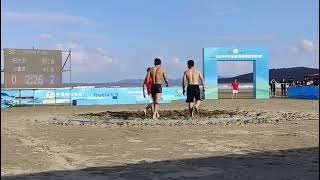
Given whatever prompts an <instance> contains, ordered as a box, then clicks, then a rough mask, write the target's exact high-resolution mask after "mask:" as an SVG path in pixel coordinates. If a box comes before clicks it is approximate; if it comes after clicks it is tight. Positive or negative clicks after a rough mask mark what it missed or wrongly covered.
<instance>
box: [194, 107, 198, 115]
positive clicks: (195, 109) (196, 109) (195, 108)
mask: <svg viewBox="0 0 320 180" xmlns="http://www.w3.org/2000/svg"><path fill="white" fill-rule="evenodd" d="M193 108H194V112H195V113H196V114H198V107H197V106H194V107H193Z"/></svg>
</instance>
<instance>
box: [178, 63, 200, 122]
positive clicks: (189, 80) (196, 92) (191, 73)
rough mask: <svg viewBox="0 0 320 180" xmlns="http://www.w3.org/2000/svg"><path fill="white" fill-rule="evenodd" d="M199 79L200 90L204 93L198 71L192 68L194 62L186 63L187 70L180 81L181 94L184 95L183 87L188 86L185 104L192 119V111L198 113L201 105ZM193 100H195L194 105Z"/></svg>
mask: <svg viewBox="0 0 320 180" xmlns="http://www.w3.org/2000/svg"><path fill="white" fill-rule="evenodd" d="M199 79H200V81H201V84H202V90H203V92H204V91H205V88H204V80H203V77H202V74H201V72H200V71H198V70H197V69H196V68H195V67H194V61H193V60H189V61H188V70H186V71H185V72H184V75H183V80H182V89H183V94H185V86H186V84H188V87H187V100H186V102H187V103H189V113H190V116H191V117H193V111H194V110H195V111H196V112H197V111H198V107H199V105H200V104H201V97H200V87H199ZM194 99H195V100H196V102H195V105H194Z"/></svg>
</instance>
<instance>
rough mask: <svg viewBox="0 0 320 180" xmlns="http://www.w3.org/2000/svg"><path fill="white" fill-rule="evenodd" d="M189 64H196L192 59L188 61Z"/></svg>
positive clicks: (191, 65)
mask: <svg viewBox="0 0 320 180" xmlns="http://www.w3.org/2000/svg"><path fill="white" fill-rule="evenodd" d="M188 66H190V67H193V66H194V61H193V60H191V59H190V60H189V61H188Z"/></svg>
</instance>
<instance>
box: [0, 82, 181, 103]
mask: <svg viewBox="0 0 320 180" xmlns="http://www.w3.org/2000/svg"><path fill="white" fill-rule="evenodd" d="M5 99H10V100H11V101H14V102H15V103H16V104H64V103H70V100H71V102H72V103H73V104H74V105H107V104H147V103H150V102H151V98H150V97H149V96H146V97H144V96H143V91H142V88H138V87H129V88H73V89H70V88H60V89H47V90H44V89H37V90H1V100H5ZM184 99H186V97H185V96H184V95H183V94H182V89H181V87H168V88H166V87H164V88H163V92H162V97H161V100H160V102H161V103H170V102H171V101H172V100H184ZM1 105H2V106H1V107H5V103H4V101H3V103H2V101H1Z"/></svg>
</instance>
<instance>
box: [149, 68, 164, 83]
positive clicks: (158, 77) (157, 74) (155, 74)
mask: <svg viewBox="0 0 320 180" xmlns="http://www.w3.org/2000/svg"><path fill="white" fill-rule="evenodd" d="M150 75H151V77H152V82H153V84H162V79H164V80H165V81H166V82H167V77H166V73H165V71H164V69H163V68H162V67H160V66H156V67H153V68H152V69H151V71H150Z"/></svg>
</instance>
